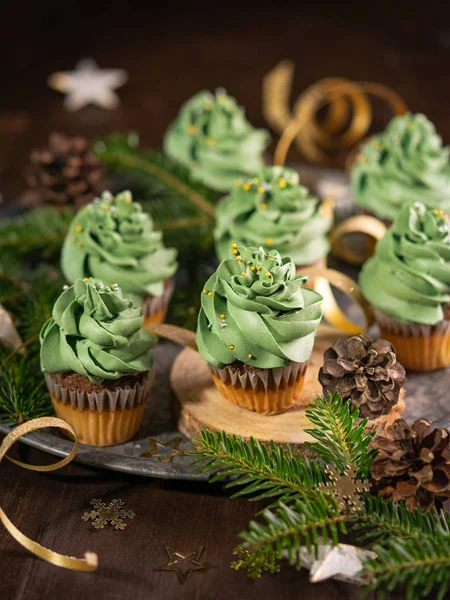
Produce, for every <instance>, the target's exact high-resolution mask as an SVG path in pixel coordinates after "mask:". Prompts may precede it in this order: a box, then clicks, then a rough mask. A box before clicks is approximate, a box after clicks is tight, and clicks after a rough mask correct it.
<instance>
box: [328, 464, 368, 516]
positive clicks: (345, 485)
mask: <svg viewBox="0 0 450 600" xmlns="http://www.w3.org/2000/svg"><path fill="white" fill-rule="evenodd" d="M325 471H326V473H327V475H328V477H329V478H330V481H328V482H327V483H321V484H320V485H319V490H321V491H323V492H328V493H329V494H331V495H333V497H334V498H335V499H336V501H337V503H338V507H339V510H340V511H341V512H343V513H345V512H348V511H349V510H350V509H353V510H360V509H361V508H362V501H361V498H360V494H361V493H362V492H368V491H369V489H370V485H369V482H367V481H361V480H359V479H357V477H356V472H355V469H354V468H353V467H352V468H350V469H348V470H347V471H344V472H343V473H339V471H336V469H334V468H333V467H327V468H326V469H325Z"/></svg>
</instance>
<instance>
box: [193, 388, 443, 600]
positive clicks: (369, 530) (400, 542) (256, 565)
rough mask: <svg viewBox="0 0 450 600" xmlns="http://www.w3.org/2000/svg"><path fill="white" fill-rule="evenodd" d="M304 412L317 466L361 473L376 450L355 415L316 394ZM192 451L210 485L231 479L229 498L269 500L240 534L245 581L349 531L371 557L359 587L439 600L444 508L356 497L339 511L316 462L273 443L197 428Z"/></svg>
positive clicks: (294, 560)
mask: <svg viewBox="0 0 450 600" xmlns="http://www.w3.org/2000/svg"><path fill="white" fill-rule="evenodd" d="M308 416H309V418H310V420H311V421H312V422H313V423H314V425H315V427H314V428H313V429H311V430H309V433H310V434H311V435H312V436H313V437H314V438H315V439H316V440H317V442H314V443H312V444H309V448H311V449H313V450H314V451H315V452H316V454H317V455H318V456H319V457H320V460H324V461H326V462H327V464H332V465H334V466H335V467H336V468H337V469H340V470H341V472H343V471H344V470H346V469H347V468H348V467H349V466H353V467H354V468H355V469H356V471H357V472H359V473H360V474H368V471H369V469H370V463H371V461H372V460H373V457H374V454H375V453H374V452H373V451H372V450H371V448H370V447H369V444H370V439H371V435H366V434H365V432H364V428H365V425H366V421H365V420H362V421H360V420H359V414H358V411H355V410H352V409H351V406H350V404H349V403H345V402H343V401H342V399H341V398H340V397H339V396H338V395H332V396H327V397H326V398H318V399H317V401H316V404H315V405H311V406H310V407H308ZM195 454H197V459H196V464H202V467H201V468H202V470H208V469H212V470H213V472H214V476H213V480H214V481H217V480H218V479H220V478H221V477H223V476H225V475H227V476H233V477H234V479H233V481H231V482H230V483H228V484H227V485H228V487H232V486H242V490H241V491H242V493H239V492H238V493H237V494H235V495H234V497H236V496H237V495H242V494H252V492H254V493H256V494H257V496H256V498H258V499H260V500H261V499H263V500H264V499H266V500H268V501H270V502H272V503H273V502H274V500H275V499H277V502H276V503H275V504H272V505H271V508H268V509H265V510H264V511H263V512H262V522H261V521H252V522H251V523H250V525H249V528H248V530H247V531H245V532H243V533H241V538H242V540H243V541H242V543H241V544H240V545H239V546H238V547H237V548H236V549H235V551H234V554H235V555H236V556H237V560H235V561H234V562H233V563H232V567H233V568H234V569H242V568H245V569H247V570H248V573H249V575H250V576H251V577H260V576H261V573H262V571H264V570H265V571H268V572H272V573H276V572H277V571H278V568H279V564H278V563H279V560H280V558H282V557H284V556H287V558H288V560H289V563H290V564H291V565H293V566H295V567H296V568H299V567H300V566H301V560H300V548H301V546H306V547H307V548H309V549H315V550H317V549H318V546H319V545H320V544H323V543H326V542H328V543H332V544H336V543H338V541H345V540H346V538H347V536H348V535H350V536H351V539H353V540H356V541H357V542H358V543H359V544H360V545H361V546H364V547H369V548H370V549H371V550H373V551H374V552H375V553H376V555H377V557H376V558H375V559H373V560H372V559H371V560H368V561H367V562H366V563H365V565H364V569H363V571H362V572H361V575H360V577H361V580H362V581H365V582H366V584H367V591H377V592H378V593H379V595H380V596H381V597H382V596H383V594H385V592H389V591H392V590H393V589H395V588H396V587H397V586H403V587H404V589H405V593H406V598H407V600H417V599H419V598H425V597H426V596H427V595H429V594H430V593H431V592H434V593H435V594H436V595H437V597H438V598H440V599H442V598H444V597H445V594H446V592H447V590H448V586H449V585H450V558H449V556H450V517H449V516H448V515H446V514H444V513H443V512H438V511H436V510H435V509H433V510H432V511H429V512H428V513H423V512H422V510H421V509H420V508H416V509H415V510H414V511H411V510H410V509H409V507H408V506H407V505H406V504H395V503H394V502H393V501H392V500H390V499H386V498H383V497H381V496H377V497H372V496H370V495H368V494H364V495H363V508H362V510H360V511H354V512H351V513H349V514H342V513H340V511H339V510H338V507H337V503H336V502H335V501H334V500H333V495H332V494H328V493H324V492H322V491H320V490H318V489H317V486H316V485H315V484H317V482H318V480H319V479H322V477H323V476H324V473H323V467H322V466H321V464H319V463H317V462H316V461H307V460H306V459H305V458H303V457H302V456H300V455H299V454H296V455H295V456H294V455H293V454H292V453H291V452H290V451H289V450H286V449H284V448H282V447H281V446H277V445H276V444H274V443H273V442H272V443H271V444H270V448H269V449H267V448H265V446H263V445H261V444H258V442H256V441H254V440H251V441H250V442H246V441H245V440H243V439H242V438H237V437H236V436H228V435H227V434H226V433H216V434H214V433H211V432H208V431H204V432H202V438H201V440H199V442H196V450H195ZM322 464H323V463H322ZM305 473H315V476H312V477H308V476H305ZM254 498H255V497H254V496H253V497H252V499H254ZM280 499H281V500H280ZM284 500H287V502H285V501H284Z"/></svg>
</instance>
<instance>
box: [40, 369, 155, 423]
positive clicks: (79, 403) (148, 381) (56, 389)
mask: <svg viewBox="0 0 450 600" xmlns="http://www.w3.org/2000/svg"><path fill="white" fill-rule="evenodd" d="M44 375H45V381H46V382H47V387H48V390H49V392H50V395H51V396H52V398H53V399H54V400H56V401H58V402H62V403H63V404H70V405H71V407H72V409H74V410H75V409H78V410H79V411H80V412H81V411H83V410H85V409H89V410H91V411H97V412H99V413H102V412H103V411H116V410H125V409H126V408H133V407H135V406H138V405H139V404H142V403H143V402H145V401H146V400H147V398H148V395H149V393H150V388H151V386H152V381H153V370H151V371H149V372H148V373H147V374H146V375H145V377H144V379H142V380H140V381H136V383H135V384H134V385H133V386H132V387H130V386H129V385H127V386H125V387H123V388H121V387H118V388H117V389H115V390H108V389H106V388H105V389H102V390H101V391H92V392H88V391H87V390H83V389H79V388H71V387H66V386H64V385H63V384H62V383H61V382H59V381H57V380H56V377H55V376H54V375H52V374H51V373H45V374H44Z"/></svg>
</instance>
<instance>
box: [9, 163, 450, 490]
mask: <svg viewBox="0 0 450 600" xmlns="http://www.w3.org/2000/svg"><path fill="white" fill-rule="evenodd" d="M298 170H299V172H300V176H301V179H302V182H304V183H305V184H307V185H308V186H310V187H311V188H312V189H315V190H316V191H317V192H318V193H319V194H320V195H321V196H322V197H323V196H326V195H328V194H333V195H334V196H335V197H336V209H337V210H336V213H337V215H336V216H337V220H341V219H342V218H345V217H346V216H349V215H350V214H352V212H353V208H354V206H353V202H352V200H351V197H350V193H349V188H348V179H347V177H346V176H345V175H344V174H343V173H342V172H339V171H336V170H333V169H323V168H318V167H300V168H299V169H298ZM5 209H7V210H5ZM19 210H20V209H19ZM14 212H16V211H15V210H14V206H13V205H7V206H5V207H3V210H2V211H1V214H0V216H7V214H8V213H9V214H10V215H11V214H13V213H14ZM345 270H347V269H345ZM351 274H352V275H353V276H355V273H354V272H352V273H351ZM374 333H375V334H376V331H375V332H374ZM179 352H180V347H179V346H177V345H175V344H172V343H171V342H167V341H163V342H160V343H159V344H158V345H157V347H156V348H155V351H154V358H155V379H154V383H153V387H152V392H151V396H150V401H149V403H148V406H147V409H146V412H145V415H144V420H143V424H142V427H141V429H140V431H139V432H138V434H137V435H136V437H135V439H134V440H132V441H130V442H128V443H126V444H122V445H120V446H113V447H110V448H93V447H88V446H82V445H81V446H80V447H79V450H78V453H77V456H76V458H75V460H76V461H77V462H80V463H85V464H88V465H92V466H94V467H100V468H104V469H112V470H116V471H123V472H126V473H133V474H136V475H143V476H148V477H159V478H163V479H180V480H197V481H205V480H206V479H207V475H205V474H200V475H199V474H196V473H195V470H194V469H193V468H192V467H191V466H190V463H191V462H192V457H190V456H186V455H184V454H183V452H186V451H189V450H192V448H193V445H192V442H191V441H190V440H189V439H188V438H186V437H185V436H183V435H182V434H181V433H180V432H179V431H178V430H177V428H176V423H177V417H178V415H177V411H178V410H179V405H178V402H177V400H176V398H175V396H174V394H173V393H172V391H171V388H170V369H171V367H172V364H173V361H174V360H175V357H176V356H177V354H178V353H179ZM449 389H450V369H446V370H441V371H436V372H434V373H431V374H409V376H408V381H407V384H406V396H405V404H406V408H405V412H404V416H405V418H406V419H407V420H408V421H413V420H414V419H417V418H419V417H427V418H429V419H430V420H431V421H432V422H433V423H434V424H435V425H436V426H439V427H445V428H448V427H449V426H450V406H449V404H450V400H449ZM268 418H270V417H268ZM11 429H12V427H11V426H9V425H5V424H0V432H1V433H4V434H6V433H8V432H9V431H11ZM21 441H23V442H24V443H25V444H28V445H30V446H33V447H34V448H38V449H40V450H43V451H45V452H48V453H50V454H54V455H56V456H65V455H66V454H68V453H69V452H70V450H71V448H72V442H70V441H69V440H68V439H66V438H64V437H63V436H62V435H60V434H58V433H57V432H55V431H54V430H49V431H46V430H42V431H39V432H36V433H32V434H30V435H28V436H26V437H24V438H21Z"/></svg>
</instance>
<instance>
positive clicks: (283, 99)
mask: <svg viewBox="0 0 450 600" xmlns="http://www.w3.org/2000/svg"><path fill="white" fill-rule="evenodd" d="M293 74H294V65H293V63H291V62H289V61H282V62H281V63H279V64H278V65H277V66H276V67H275V69H273V71H271V72H270V73H268V74H267V75H266V76H265V78H264V81H263V113H264V116H265V119H266V121H267V122H268V123H269V125H270V126H271V127H272V128H273V129H274V130H275V131H278V132H280V133H282V136H281V139H280V141H279V143H278V146H277V148H276V150H275V158H274V163H275V164H279V165H284V164H285V161H286V156H287V153H288V151H289V148H290V146H291V144H292V142H293V141H294V140H296V143H297V146H298V148H299V150H300V151H301V152H302V153H303V154H304V156H305V157H306V158H307V159H308V160H309V161H310V162H315V163H321V164H334V163H336V160H335V159H333V157H332V156H330V151H336V150H339V149H349V148H351V147H352V146H354V145H355V144H356V143H357V142H358V141H361V140H362V139H363V138H364V136H366V135H367V133H368V131H369V129H370V127H371V125H372V117H373V115H372V105H371V103H370V100H369V98H368V95H371V96H375V97H378V98H380V99H382V100H383V101H384V102H386V103H387V104H388V105H389V106H390V108H391V109H392V112H393V113H394V114H397V115H401V114H404V113H405V112H406V111H407V106H406V104H405V102H404V101H403V100H402V98H400V96H398V94H396V93H395V92H394V91H392V90H391V89H390V88H388V87H386V86H383V85H381V84H378V83H372V82H365V81H363V82H354V81H350V80H348V79H344V78H343V77H327V78H325V79H321V80H319V81H317V82H316V83H314V84H313V85H311V86H310V87H308V88H307V89H306V90H305V91H304V92H303V93H302V94H301V95H300V97H299V98H298V100H297V101H296V102H295V104H294V108H293V111H292V112H291V110H290V109H289V97H290V93H291V89H292V80H293ZM324 107H326V108H327V112H326V114H325V116H324V118H323V119H322V120H321V121H319V111H320V109H322V108H324Z"/></svg>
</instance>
